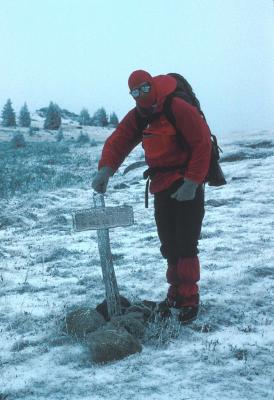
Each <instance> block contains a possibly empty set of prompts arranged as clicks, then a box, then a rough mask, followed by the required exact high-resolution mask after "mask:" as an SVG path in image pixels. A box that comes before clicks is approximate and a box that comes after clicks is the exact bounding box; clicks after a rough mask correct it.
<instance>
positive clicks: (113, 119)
mask: <svg viewBox="0 0 274 400" xmlns="http://www.w3.org/2000/svg"><path fill="white" fill-rule="evenodd" d="M118 124H119V120H118V117H117V115H116V114H115V112H113V113H112V114H110V116H109V125H111V126H113V127H114V128H116V126H117V125H118Z"/></svg>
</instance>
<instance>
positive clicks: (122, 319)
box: [110, 313, 145, 338]
mask: <svg viewBox="0 0 274 400" xmlns="http://www.w3.org/2000/svg"><path fill="white" fill-rule="evenodd" d="M138 317H139V318H138ZM140 317H141V319H140ZM142 319H143V318H142V314H140V313H139V315H138V314H137V313H129V314H125V315H119V316H114V317H112V318H111V320H110V322H111V324H112V325H113V326H114V327H116V328H118V329H119V328H124V329H126V330H127V331H128V332H129V333H130V334H131V335H133V336H134V337H136V338H141V337H143V336H144V332H145V326H144V324H143V321H142Z"/></svg>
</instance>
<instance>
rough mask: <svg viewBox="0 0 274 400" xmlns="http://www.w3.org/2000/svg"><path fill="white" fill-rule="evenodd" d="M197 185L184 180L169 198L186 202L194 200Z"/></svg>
mask: <svg viewBox="0 0 274 400" xmlns="http://www.w3.org/2000/svg"><path fill="white" fill-rule="evenodd" d="M198 186H199V185H198V184H197V183H195V182H193V181H191V180H189V179H185V180H184V183H183V184H182V185H181V186H180V187H179V188H178V189H177V191H176V192H175V193H173V194H172V195H171V196H170V197H171V198H172V199H176V200H178V201H188V200H193V199H194V198H195V194H196V189H197V187H198Z"/></svg>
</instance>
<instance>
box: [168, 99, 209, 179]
mask: <svg viewBox="0 0 274 400" xmlns="http://www.w3.org/2000/svg"><path fill="white" fill-rule="evenodd" d="M171 109H172V113H173V115H174V118H175V121H176V129H178V131H179V132H180V133H181V134H182V136H183V137H184V139H185V140H186V142H187V143H188V144H189V147H190V152H191V155H190V160H189V163H188V166H187V171H186V173H185V178H187V179H190V180H192V181H194V182H196V183H198V184H200V183H202V182H203V181H204V178H205V177H206V175H207V172H208V168H209V163H210V154H211V139H210V131H209V128H208V126H207V123H206V122H205V120H204V119H203V118H202V116H201V115H200V113H199V112H198V110H197V109H196V108H195V107H193V106H192V105H190V104H189V103H187V102H186V101H184V100H183V99H180V98H178V97H175V98H174V99H173V101H172V106H171Z"/></svg>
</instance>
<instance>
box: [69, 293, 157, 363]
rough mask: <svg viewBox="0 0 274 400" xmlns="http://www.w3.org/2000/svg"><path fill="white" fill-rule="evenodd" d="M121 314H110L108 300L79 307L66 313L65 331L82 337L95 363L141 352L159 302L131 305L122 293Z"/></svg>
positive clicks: (76, 336) (78, 337) (80, 338)
mask: <svg viewBox="0 0 274 400" xmlns="http://www.w3.org/2000/svg"><path fill="white" fill-rule="evenodd" d="M120 301H121V307H122V315H119V316H113V317H112V318H111V319H110V318H109V315H108V310H107V302H106V300H105V301H103V303H101V304H99V305H98V306H97V307H96V308H95V309H92V308H87V307H86V308H79V309H76V310H74V311H72V312H70V313H69V314H68V315H67V316H66V326H65V330H66V332H67V333H68V334H70V335H73V336H74V337H75V338H77V339H78V340H81V341H82V342H83V344H84V345H85V346H87V348H88V349H89V351H90V354H91V359H92V360H93V361H94V362H96V363H104V362H108V361H114V360H120V359H122V358H124V357H127V356H129V355H131V354H135V353H138V352H141V351H142V345H141V339H142V338H143V336H144V332H145V327H146V324H147V323H148V322H149V321H150V320H151V319H153V318H154V316H155V309H156V303H154V302H152V301H146V300H144V301H143V302H141V303H138V304H130V302H129V301H128V300H127V299H126V298H125V297H122V296H120Z"/></svg>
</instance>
